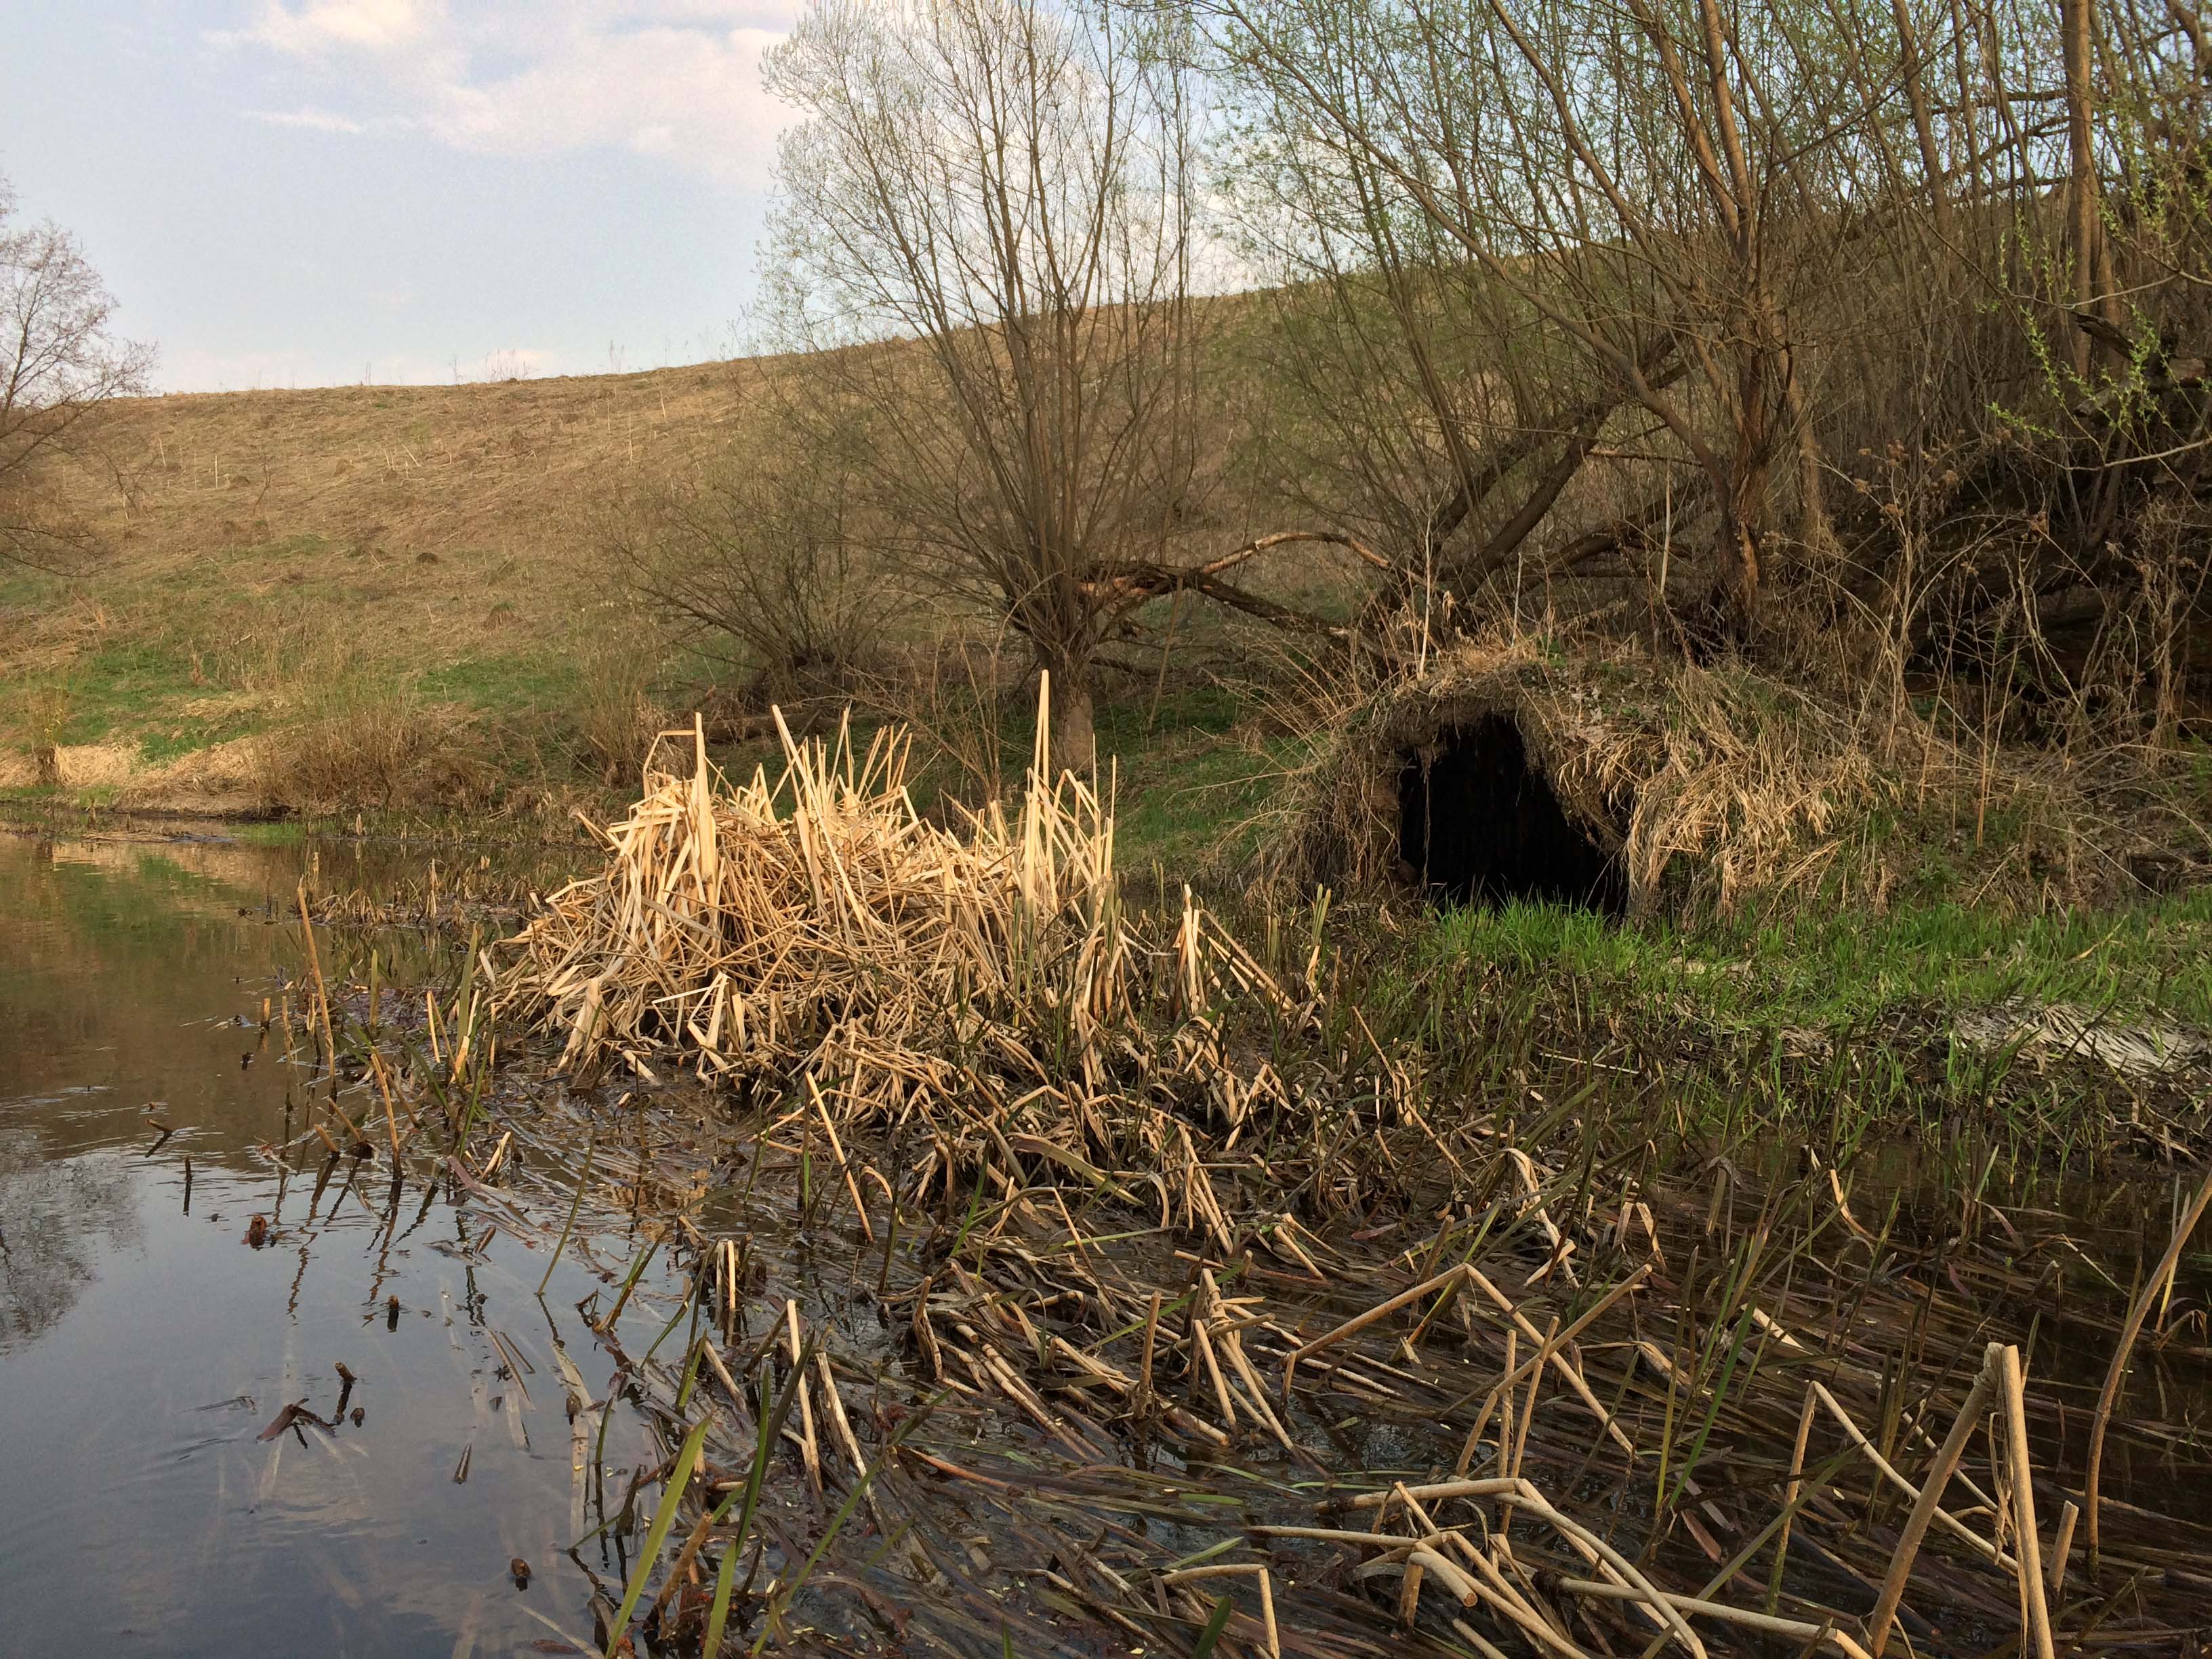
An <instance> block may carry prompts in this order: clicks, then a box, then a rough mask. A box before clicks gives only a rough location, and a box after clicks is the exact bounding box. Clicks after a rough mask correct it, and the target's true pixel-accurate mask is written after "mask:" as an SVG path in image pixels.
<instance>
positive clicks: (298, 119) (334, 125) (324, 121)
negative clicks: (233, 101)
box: [243, 108, 376, 133]
mask: <svg viewBox="0 0 2212 1659" xmlns="http://www.w3.org/2000/svg"><path fill="white" fill-rule="evenodd" d="M243 113H244V115H245V117H246V119H247V120H249V121H265V122H267V123H268V124H269V125H270V126H272V127H302V128H305V129H306V130H307V131H309V132H351V133H360V132H370V131H375V130H376V129H375V126H374V124H372V123H370V122H368V121H356V120H355V119H354V118H353V117H351V116H350V115H340V114H338V113H337V112H336V111H334V110H327V109H312V108H309V109H249V110H246V111H244V112H243Z"/></svg>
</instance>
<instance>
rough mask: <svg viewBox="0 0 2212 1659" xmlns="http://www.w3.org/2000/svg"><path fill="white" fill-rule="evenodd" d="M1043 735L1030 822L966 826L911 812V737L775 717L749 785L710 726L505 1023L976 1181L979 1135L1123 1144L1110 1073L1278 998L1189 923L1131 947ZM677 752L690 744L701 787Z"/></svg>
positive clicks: (1225, 944)
mask: <svg viewBox="0 0 2212 1659" xmlns="http://www.w3.org/2000/svg"><path fill="white" fill-rule="evenodd" d="M1046 695H1047V696H1048V695H1049V688H1047V692H1046ZM777 729H778V731H779V732H780V733H781V736H782V738H783V755H784V765H783V769H782V772H781V775H780V776H778V777H776V778H775V779H774V780H773V781H771V780H770V779H769V775H767V772H766V771H765V769H759V770H757V771H756V772H755V774H754V775H753V776H752V778H751V779H750V781H747V782H745V783H744V784H742V785H738V786H736V787H732V785H731V784H730V783H729V782H728V781H727V780H726V778H724V777H723V776H722V775H720V773H719V772H718V771H717V770H716V769H714V767H713V765H712V764H711V763H709V762H708V757H707V754H706V745H705V740H704V737H703V734H702V732H700V731H699V730H698V728H697V727H696V726H695V727H694V729H693V730H692V731H691V732H688V733H674V734H664V738H663V740H662V742H661V743H660V744H656V745H655V748H654V750H653V753H652V755H651V757H649V758H648V760H647V767H646V771H645V780H644V782H645V787H644V792H643V798H642V799H641V800H639V802H638V803H637V804H636V805H635V807H633V808H632V809H631V811H630V813H629V817H627V818H625V819H624V820H623V822H622V823H618V824H617V825H615V826H614V827H613V828H612V829H608V830H605V831H603V832H601V833H602V834H603V836H604V838H605V843H606V848H607V853H608V860H607V864H606V867H605V870H604V871H602V872H600V873H599V874H598V875H595V876H592V877H590V878H586V879H585V880H582V881H578V882H575V883H573V884H570V885H569V886H568V887H566V888H564V889H562V890H561V891H560V892H558V893H556V894H555V895H554V896H552V897H551V898H550V900H549V901H547V902H546V903H545V905H544V908H543V909H542V911H541V912H540V914H539V915H537V916H536V917H535V918H534V919H533V920H532V921H531V923H530V924H529V925H528V926H527V927H525V928H524V929H523V930H522V931H521V932H520V933H519V934H518V935H517V936H516V937H514V938H513V939H510V940H508V941H507V945H508V946H509V947H510V948H512V949H513V950H515V951H518V952H519V953H520V962H519V963H517V964H516V965H515V966H514V967H513V968H512V969H509V970H508V971H507V973H505V974H504V975H502V976H501V981H500V987H499V995H498V1004H497V1006H498V1008H499V1009H500V1010H501V1011H502V1012H504V1011H524V1012H529V1013H531V1014H532V1016H533V1017H534V1018H536V1019H537V1020H538V1022H539V1023H540V1024H542V1025H543V1026H544V1028H545V1029H548V1030H552V1031H554V1032H556V1033H558V1034H560V1035H562V1037H563V1039H564V1045H565V1046H564V1048H563V1050H562V1057H561V1065H562V1067H563V1069H567V1070H570V1071H574V1070H578V1069H580V1068H585V1067H589V1066H593V1065H595V1064H596V1063H597V1062H599V1060H602V1059H603V1058H605V1056H607V1055H609V1054H614V1055H618V1056H620V1058H621V1059H622V1060H624V1061H626V1062H627V1063H628V1064H629V1066H632V1067H633V1068H635V1069H636V1070H637V1071H638V1072H640V1073H642V1074H644V1075H646V1076H647V1077H651V1076H652V1075H653V1069H652V1068H653V1066H654V1065H655V1064H656V1063H659V1057H660V1056H664V1055H669V1054H676V1055H679V1056H680V1063H682V1064H685V1065H690V1066H695V1067H696V1069H697V1071H698V1073H699V1074H700V1075H701V1076H702V1078H707V1079H715V1080H721V1081H726V1082H729V1083H732V1084H733V1085H740V1086H744V1085H754V1086H763V1087H766V1088H769V1089H771V1090H775V1091H784V1090H788V1091H792V1092H793V1095H794V1096H795V1097H796V1098H797V1100H798V1103H799V1105H800V1106H801V1107H802V1108H804V1107H806V1106H808V1104H809V1100H810V1097H811V1099H812V1101H813V1102H814V1103H816V1109H818V1110H820V1111H821V1112H822V1113H823V1115H825V1116H827V1115H829V1114H830V1113H831V1112H832V1111H833V1110H834V1112H835V1115H836V1116H837V1117H838V1118H840V1119H843V1120H847V1121H854V1120H858V1121H870V1120H874V1119H878V1118H889V1119H894V1120H897V1121H907V1120H908V1118H910V1117H912V1116H913V1115H915V1114H916V1113H919V1115H921V1117H922V1118H924V1119H926V1120H927V1121H929V1123H930V1124H931V1125H932V1126H933V1128H935V1127H940V1126H941V1124H942V1121H944V1120H945V1119H946V1118H948V1117H951V1118H957V1119H959V1120H962V1121H966V1122H968V1123H969V1126H970V1128H969V1132H962V1133H952V1134H951V1135H944V1134H938V1135H936V1136H935V1137H934V1138H935V1139H936V1142H937V1145H938V1146H939V1152H940V1153H941V1154H943V1155H945V1156H948V1157H951V1158H953V1159H954V1161H956V1162H965V1159H964V1158H962V1157H961V1156H960V1154H959V1152H958V1147H959V1146H960V1145H961V1144H963V1143H964V1142H965V1141H966V1140H967V1139H969V1133H971V1132H972V1133H979V1134H988V1135H1003V1134H1006V1133H1019V1132H1020V1131H1021V1130H1022V1129H1023V1128H1024V1127H1038V1128H1044V1127H1052V1128H1054V1129H1058V1128H1059V1127H1061V1126H1063V1125H1065V1124H1067V1123H1070V1122H1072V1123H1073V1124H1074V1125H1075V1126H1076V1128H1077V1131H1078V1133H1075V1134H1073V1135H1072V1136H1069V1135H1060V1136H1059V1137H1058V1139H1060V1141H1061V1142H1062V1143H1063V1144H1064V1145H1066V1146H1068V1147H1070V1148H1071V1149H1072V1150H1080V1149H1081V1148H1082V1147H1083V1146H1085V1145H1086V1144H1087V1145H1089V1146H1092V1147H1094V1148H1103V1146H1106V1145H1108V1144H1109V1142H1110V1143H1118V1141H1119V1140H1120V1138H1121V1133H1123V1132H1124V1131H1126V1130H1127V1128H1128V1127H1130V1126H1129V1124H1128V1123H1127V1121H1126V1118H1125V1115H1124V1114H1123V1113H1121V1112H1119V1111H1116V1110H1113V1109H1109V1106H1108V1105H1107V1104H1105V1103H1102V1097H1105V1096H1109V1095H1112V1096H1116V1097H1118V1096H1119V1094H1120V1093H1121V1091H1119V1090H1117V1089H1116V1088H1115V1085H1113V1084H1112V1083H1111V1081H1110V1080H1109V1073H1122V1074H1128V1073H1130V1071H1131V1067H1132V1065H1133V1063H1134V1065H1135V1068H1136V1070H1137V1071H1138V1072H1139V1073H1142V1072H1144V1071H1146V1070H1147V1069H1148V1068H1149V1066H1150V1065H1151V1062H1150V1060H1148V1059H1146V1053H1147V1051H1148V1045H1146V1043H1144V1042H1142V1041H1141V1040H1140V1039H1141V1036H1142V1033H1143V1032H1144V1031H1146V1030H1148V1029H1159V1030H1166V1029H1167V1028H1168V1027H1170V1026H1173V1025H1176V1024H1181V1023H1182V1022H1183V1021H1184V1020H1186V1019H1187V1018H1188V1017H1189V1016H1191V1015H1192V1014H1194V1013H1195V1012H1198V1011H1200V1009H1201V1008H1202V1007H1203V1006H1204V1005H1205V1004H1206V1002H1207V1001H1208V1000H1210V999H1211V997H1212V994H1213V991H1214V988H1215V987H1218V986H1219V985H1220V984H1221V983H1223V982H1224V981H1225V980H1227V981H1234V982H1235V983H1236V984H1237V985H1238V986H1240V987H1261V988H1264V989H1265V990H1266V991H1267V993H1268V994H1271V995H1272V996H1273V997H1275V998H1277V999H1280V997H1281V993H1280V992H1279V991H1278V990H1276V989H1275V987H1274V985H1273V981H1272V980H1270V979H1269V978H1268V976H1267V975H1266V974H1265V973H1264V972H1263V971H1261V969H1259V968H1258V966H1257V965H1256V964H1255V963H1253V962H1252V960H1251V958H1250V957H1249V956H1248V955H1246V954H1245V953H1244V952H1243V951H1240V950H1239V949H1238V948H1237V946H1236V945H1234V943H1233V942H1231V940H1229V939H1227V937H1226V936H1225V934H1223V933H1221V932H1220V931H1219V930H1218V928H1217V927H1214V926H1213V925H1212V923H1211V922H1210V921H1208V920H1207V919H1206V917H1204V916H1203V915H1200V913H1198V912H1197V911H1196V910H1194V909H1192V910H1188V911H1187V912H1186V914H1185V915H1184V916H1183V918H1182V925H1181V927H1179V928H1178V929H1177V930H1176V933H1174V935H1173V937H1172V938H1171V939H1163V940H1161V941H1159V942H1158V945H1157V946H1156V947H1155V946H1148V945H1146V943H1145V942H1144V941H1142V940H1140V939H1138V938H1137V937H1136V936H1135V934H1134V933H1133V932H1132V930H1131V928H1130V926H1129V924H1128V922H1127V919H1126V918H1125V916H1124V914H1123V912H1122V909H1121V904H1120V902H1119V898H1118V893H1117V889H1116V886H1115V877H1114V825H1113V819H1112V817H1111V816H1110V815H1109V813H1108V811H1106V810H1105V809H1104V807H1103V805H1102V804H1101V802H1100V800H1099V798H1098V795H1097V792H1096V791H1095V790H1094V789H1093V788H1092V787H1091V786H1090V785H1089V784H1087V783H1085V781H1083V780H1081V779H1080V778H1078V777H1077V776H1075V775H1073V774H1072V773H1065V774H1063V775H1061V776H1060V778H1059V779H1058V780H1057V781H1052V782H1048V781H1046V776H1047V774H1046V770H1045V760H1044V756H1045V753H1046V749H1047V744H1048V707H1046V706H1043V705H1041V708H1040V718H1039V720H1038V729H1037V739H1036V757H1035V759H1034V761H1033V763H1032V767H1031V770H1030V777H1029V787H1028V788H1027V789H1026V790H1025V791H1024V793H1023V796H1022V798H1021V802H1020V805H1019V807H1018V810H1017V811H1014V812H1013V813H1012V814H1011V815H1009V814H1008V813H1007V812H1006V811H1004V810H1003V809H1002V808H1001V807H1000V806H999V805H996V804H994V805H992V806H990V807H987V808H986V809H985V810H983V811H980V812H967V813H963V815H962V817H961V818H960V820H959V821H958V822H957V823H955V824H954V825H952V826H951V827H949V828H948V827H945V826H942V825H939V824H937V823H931V822H930V821H928V820H927V819H926V818H924V817H922V816H921V813H920V812H918V811H916V810H915V805H914V802H913V800H912V799H911V797H910V796H909V794H908V791H907V787H906V781H905V780H906V765H907V759H908V739H907V738H906V736H905V734H904V733H903V732H901V731H899V730H897V729H896V728H894V729H890V730H887V731H884V732H878V734H877V735H876V736H875V737H874V738H873V739H872V741H871V742H870V743H869V744H867V745H866V748H865V750H863V749H861V748H860V747H859V746H858V745H856V744H855V743H854V739H853V736H852V732H851V729H850V726H849V724H845V725H841V726H840V727H839V730H838V732H837V735H836V739H835V741H834V742H830V743H823V742H820V741H800V740H799V739H797V738H793V736H792V734H791V732H790V730H789V728H788V727H787V726H785V725H784V723H783V721H782V720H781V716H780V715H779V716H778V719H777ZM671 736H674V737H678V738H688V742H687V743H685V744H683V745H682V749H683V750H684V751H685V757H686V758H687V759H688V761H689V765H688V768H686V769H683V770H681V771H679V770H678V769H676V768H675V767H672V766H671V765H670V764H668V763H666V761H665V759H664V756H665V754H666V753H667V743H666V740H667V738H668V737H671ZM1162 1013H1164V1014H1165V1015H1166V1016H1167V1018H1166V1019H1164V1020H1159V1019H1155V1018H1153V1016H1155V1015H1158V1014H1162ZM1196 1047H1198V1048H1203V1047H1205V1044H1204V1043H1203V1042H1202V1041H1200V1042H1198V1043H1197V1045H1196ZM1193 1054H1194V1045H1193V1042H1191V1041H1190V1040H1188V1039H1185V1040H1183V1041H1182V1043H1181V1046H1180V1048H1177V1050H1176V1054H1174V1055H1172V1056H1164V1057H1163V1059H1162V1060H1161V1064H1163V1065H1166V1066H1170V1067H1175V1068H1179V1069H1182V1070H1184V1071H1188V1070H1189V1069H1190V1068H1191V1066H1192V1065H1193V1064H1194V1060H1193ZM1231 1094H1232V1096H1233V1094H1234V1091H1233V1090H1232V1091H1231ZM824 1100H827V1101H829V1102H833V1103H835V1104H834V1107H832V1106H829V1105H823V1104H820V1103H822V1102H823V1101H824ZM1143 1133H1145V1137H1146V1139H1148V1140H1150V1141H1152V1142H1154V1143H1155V1145H1156V1146H1157V1145H1161V1144H1164V1142H1163V1141H1162V1139H1161V1138H1162V1136H1163V1135H1164V1134H1166V1133H1167V1132H1165V1131H1164V1130H1162V1129H1161V1128H1159V1127H1158V1126H1157V1125H1155V1126H1152V1127H1150V1128H1149V1130H1148V1131H1146V1132H1143Z"/></svg>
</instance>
